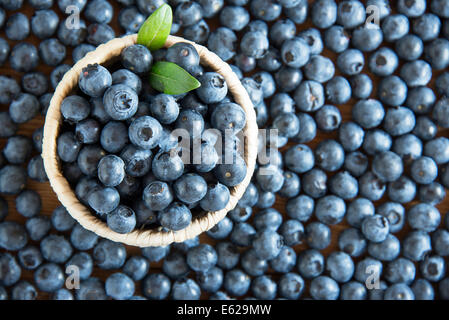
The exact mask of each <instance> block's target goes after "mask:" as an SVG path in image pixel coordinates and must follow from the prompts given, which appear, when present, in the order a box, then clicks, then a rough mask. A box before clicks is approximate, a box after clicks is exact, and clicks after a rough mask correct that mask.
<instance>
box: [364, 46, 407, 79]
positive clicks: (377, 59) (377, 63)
mask: <svg viewBox="0 0 449 320" xmlns="http://www.w3.org/2000/svg"><path fill="white" fill-rule="evenodd" d="M398 64H399V59H398V56H397V55H396V53H395V52H394V51H393V50H392V49H390V48H385V47H383V48H380V49H379V50H377V51H375V52H374V53H373V54H371V56H370V57H369V61H368V66H369V68H370V70H371V72H372V73H374V74H375V75H377V76H381V77H386V76H390V75H392V74H393V73H394V71H395V70H396V69H397V67H398ZM401 75H402V74H401Z"/></svg>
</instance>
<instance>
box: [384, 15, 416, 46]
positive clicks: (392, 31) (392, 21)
mask: <svg viewBox="0 0 449 320" xmlns="http://www.w3.org/2000/svg"><path fill="white" fill-rule="evenodd" d="M409 28H410V23H409V20H408V18H407V17H406V16H404V15H402V14H392V15H389V16H387V17H386V18H385V19H384V20H383V21H382V31H383V33H384V39H385V40H386V41H388V42H394V41H396V40H398V39H400V38H402V37H403V36H405V35H406V34H407V33H408V31H409Z"/></svg>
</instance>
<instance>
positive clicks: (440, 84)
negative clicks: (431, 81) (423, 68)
mask: <svg viewBox="0 0 449 320" xmlns="http://www.w3.org/2000/svg"><path fill="white" fill-rule="evenodd" d="M448 82H449V73H448V72H444V73H442V74H441V75H440V76H438V77H437V78H436V80H435V88H436V90H437V92H438V93H440V94H443V95H445V96H448V95H449V94H448V92H447V91H448V90H447V87H448Z"/></svg>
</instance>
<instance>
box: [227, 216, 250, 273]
mask: <svg viewBox="0 0 449 320" xmlns="http://www.w3.org/2000/svg"><path fill="white" fill-rule="evenodd" d="M255 234H256V230H255V229H254V228H253V227H252V226H251V225H250V224H248V223H245V222H240V223H237V224H235V225H234V229H233V230H232V232H231V235H230V240H231V242H232V243H234V244H236V245H238V246H241V247H247V246H249V245H250V244H251V242H252V239H253V238H254V236H255ZM247 271H248V270H247Z"/></svg>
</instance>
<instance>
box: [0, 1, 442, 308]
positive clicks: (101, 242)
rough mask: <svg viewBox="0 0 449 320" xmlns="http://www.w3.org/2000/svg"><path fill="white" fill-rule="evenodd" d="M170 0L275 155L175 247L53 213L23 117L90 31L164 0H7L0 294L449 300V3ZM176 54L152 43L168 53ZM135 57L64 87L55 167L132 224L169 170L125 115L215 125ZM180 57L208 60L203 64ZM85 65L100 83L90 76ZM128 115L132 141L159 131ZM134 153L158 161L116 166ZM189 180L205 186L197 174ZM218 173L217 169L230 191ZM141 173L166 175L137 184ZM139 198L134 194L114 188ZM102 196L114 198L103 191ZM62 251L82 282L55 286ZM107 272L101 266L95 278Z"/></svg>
mask: <svg viewBox="0 0 449 320" xmlns="http://www.w3.org/2000/svg"><path fill="white" fill-rule="evenodd" d="M168 2H169V3H170V5H171V6H172V7H173V9H174V23H173V25H172V34H177V35H181V36H183V37H185V38H186V39H189V40H193V41H196V42H197V43H200V44H204V45H206V46H207V47H208V48H209V49H210V50H212V51H214V52H215V53H217V54H218V55H219V56H220V57H221V58H222V59H223V60H225V61H227V62H228V63H229V64H231V66H232V68H233V70H234V72H235V73H236V74H237V75H238V76H239V77H240V79H241V81H242V84H243V86H244V87H245V88H246V90H247V91H248V93H249V95H250V97H251V99H252V102H253V104H254V106H255V110H256V113H257V121H258V124H259V127H261V128H266V129H277V131H278V133H279V135H278V136H277V137H274V136H273V137H272V136H270V135H267V140H266V146H267V150H268V151H267V154H271V156H270V157H268V159H269V160H267V158H266V157H263V156H262V155H260V156H259V158H258V166H257V168H256V171H255V174H254V178H253V181H252V183H251V184H250V185H249V187H248V188H247V190H246V192H245V194H244V196H243V197H242V198H241V199H240V201H239V203H238V206H237V207H236V208H235V209H234V210H232V211H230V212H229V213H228V215H227V217H226V218H225V219H223V220H222V221H221V222H220V223H219V224H218V225H217V226H215V227H214V228H213V229H211V230H210V231H208V232H207V234H206V235H202V236H201V237H200V238H194V239H192V240H188V241H185V242H183V243H175V244H172V245H170V246H167V247H149V248H144V249H142V250H140V249H139V250H137V251H136V250H133V249H132V248H126V247H125V246H124V245H122V244H120V243H114V242H111V241H109V240H105V239H101V238H98V236H96V235H95V234H93V233H92V232H89V231H87V230H85V229H84V228H82V227H81V226H80V225H79V224H77V223H76V222H75V221H74V220H73V219H72V218H71V217H70V215H69V214H68V213H67V211H66V210H65V209H64V208H63V207H58V208H56V209H55V210H54V211H53V213H52V214H51V216H50V217H49V216H48V213H46V212H42V200H41V197H40V195H39V193H38V192H36V191H35V190H38V191H39V185H38V184H37V183H36V182H33V181H38V182H45V181H46V175H45V171H44V170H43V165H42V158H41V156H40V155H39V153H40V152H41V141H42V128H36V130H35V131H34V133H32V132H30V131H29V128H30V127H33V126H35V127H37V126H42V124H43V119H42V117H41V118H40V120H39V114H40V113H41V114H45V113H46V110H47V108H48V103H49V101H50V98H51V95H52V94H51V92H52V91H53V89H54V88H55V86H56V85H57V84H58V82H59V81H60V79H61V77H62V76H63V75H64V73H65V72H66V71H67V70H68V69H69V68H70V66H71V65H72V64H73V63H74V62H76V61H78V60H79V59H80V58H82V57H83V56H84V55H85V54H86V53H87V52H89V51H92V50H94V49H95V47H96V46H98V45H99V44H101V43H105V42H107V41H108V40H110V39H112V38H114V37H116V36H121V35H123V34H129V33H136V32H137V31H138V30H139V28H140V26H141V25H142V23H143V22H144V21H145V19H146V18H147V17H148V16H149V15H150V14H151V13H152V12H153V11H154V10H155V9H156V8H158V7H160V6H161V5H162V4H163V3H164V0H115V1H113V0H92V1H86V0H28V1H23V0H0V66H1V71H2V72H1V74H2V75H0V105H1V106H2V111H0V137H1V138H2V139H4V141H5V144H4V148H3V152H2V154H1V156H0V167H1V169H0V193H1V194H2V197H0V221H2V222H0V248H1V251H0V299H8V298H9V299H35V298H37V297H39V298H43V297H45V298H47V297H50V298H52V299H110V298H113V299H169V298H172V299H199V298H211V299H233V298H247V299H252V298H256V299H275V298H281V299H304V298H305V299H308V298H312V299H344V300H355V299H372V300H381V299H387V300H392V299H398V300H400V299H417V300H418V299H449V275H448V274H447V266H446V263H447V262H448V260H447V258H448V257H449V216H448V215H447V214H446V212H445V211H446V210H447V197H446V189H447V188H449V139H448V138H447V137H446V136H445V134H446V133H447V130H446V129H448V128H449V72H448V70H447V68H448V67H449V2H448V1H447V0H428V1H425V0H398V1H388V0H366V1H357V0H342V1H334V0H314V1H307V0H226V1H224V0H193V1H189V0H168ZM69 5H75V6H77V7H78V8H79V11H80V12H81V19H80V21H79V22H80V23H79V26H78V28H75V29H71V28H70V25H71V24H70V23H68V24H67V23H66V17H67V16H66V15H65V13H66V8H67V7H68V6H69ZM69 11H70V10H69ZM28 12H31V14H28ZM25 13H26V14H25ZM70 13H71V12H68V13H67V14H70ZM31 15H32V17H31ZM72 22H73V21H72ZM182 47H183V46H182ZM169 52H170V51H169V50H159V51H155V52H152V53H151V57H152V59H153V60H154V61H160V60H170V58H169V56H170V54H169ZM147 56H148V57H150V55H147ZM129 57H131V58H130V59H128V58H126V57H125V58H124V59H123V60H122V62H121V63H122V64H123V66H115V68H116V69H112V67H111V69H110V72H109V73H108V71H107V70H106V71H105V70H104V69H103V68H102V67H100V66H96V65H93V66H89V67H88V68H87V70H86V76H85V77H82V82H81V83H80V89H81V91H79V92H77V95H79V96H80V97H84V98H80V97H78V98H76V97H75V96H73V97H71V98H70V99H73V100H72V102H71V103H70V104H67V105H74V104H76V105H78V106H79V107H78V108H72V107H64V110H65V111H64V112H63V113H64V117H65V118H66V119H67V120H69V121H66V122H65V123H64V125H63V128H64V130H63V133H62V134H61V136H60V137H59V146H60V147H61V149H64V150H60V152H59V155H60V157H61V159H62V160H65V159H64V157H65V156H67V159H66V160H70V161H66V163H63V165H62V169H63V172H64V175H65V176H66V177H67V178H68V180H70V182H71V183H72V185H73V186H74V188H75V190H77V194H78V196H79V198H80V199H81V200H83V201H85V203H86V204H89V203H91V205H92V207H94V208H95V209H97V210H95V211H99V212H106V211H108V210H109V209H107V208H105V206H112V203H113V202H116V204H117V206H118V208H125V209H123V212H122V210H117V211H118V212H117V214H116V215H117V216H118V217H123V216H127V215H128V214H129V213H130V212H131V211H130V210H131V209H127V208H126V207H123V206H122V205H118V202H120V201H123V204H124V205H127V206H128V207H130V208H132V210H133V211H134V212H135V216H136V220H137V221H136V226H142V225H146V223H147V222H148V221H153V220H152V219H154V221H158V220H159V222H160V223H162V221H160V220H161V219H158V217H157V216H156V215H155V214H154V212H157V211H158V210H151V209H150V208H149V206H148V203H147V202H149V203H150V206H151V205H152V204H154V202H152V201H153V200H152V199H153V198H152V195H153V192H152V191H151V190H156V193H158V194H159V192H158V191H157V190H160V189H161V188H159V187H160V186H161V185H162V184H164V183H166V184H167V185H171V184H173V183H172V182H170V179H167V176H165V174H162V175H159V176H156V175H157V174H158V173H156V174H155V172H154V171H155V170H154V167H159V166H158V165H156V164H157V163H159V162H158V161H156V162H155V159H158V156H157V154H159V150H160V151H161V152H164V151H163V150H165V148H166V147H167V148H170V146H171V142H172V141H171V140H170V139H165V138H164V139H162V140H161V141H160V143H159V145H157V144H155V146H154V147H150V148H149V149H152V151H151V153H149V152H148V148H144V150H147V151H144V152H143V153H142V154H139V155H136V153H135V150H137V146H139V143H141V142H142V141H141V139H140V137H139V135H138V136H135V135H134V134H135V133H134V132H135V131H134V129H133V130H131V128H132V127H133V126H132V124H133V123H136V124H138V126H139V127H140V126H141V125H142V126H144V125H145V123H142V124H139V122H136V121H137V119H142V117H143V119H148V118H146V117H147V116H151V117H152V118H153V119H157V121H158V122H159V123H160V126H161V133H160V134H161V135H163V134H164V137H166V136H165V132H166V131H167V130H170V129H167V128H171V129H174V128H175V127H176V126H177V123H178V120H180V119H181V120H182V116H181V113H183V112H188V113H189V114H188V117H187V119H191V118H190V115H191V114H195V115H198V114H199V115H201V116H202V117H203V119H210V124H211V125H212V126H215V127H217V126H219V125H220V124H219V123H217V122H215V123H214V120H213V118H212V117H210V116H211V111H212V110H215V108H216V104H215V103H213V102H211V101H209V100H207V99H209V98H210V95H209V94H205V95H204V96H203V97H202V96H201V95H199V94H198V93H199V91H197V92H194V93H190V94H188V95H185V96H166V95H161V94H157V93H156V92H153V91H152V90H151V89H150V88H149V87H148V81H147V80H146V79H145V78H141V73H140V72H141V70H140V68H145V64H135V63H134V58H133V57H135V56H134V54H132V53H131V52H130V56H129ZM148 59H151V58H148ZM176 62H177V63H178V64H180V62H179V61H176ZM128 63H129V65H127V64H128ZM130 66H133V67H132V68H134V70H132V68H130ZM188 68H189V66H188V65H187V66H186V69H188ZM10 71H11V72H10ZM12 71H14V72H12ZM189 72H190V73H191V74H193V75H194V76H195V77H196V78H198V79H202V77H207V75H209V73H208V72H207V70H202V68H201V67H194V68H193V67H192V69H190V70H189ZM91 74H92V75H95V74H97V75H99V77H98V79H96V80H95V81H92V80H89V79H90V75H91ZM136 74H137V76H136ZM10 75H12V76H10ZM83 79H84V80H83ZM84 81H85V82H84ZM88 83H90V84H88ZM106 84H107V85H106ZM103 86H104V87H108V88H107V89H106V91H105V92H103V91H102V90H103V89H101V90H100V87H103ZM124 86H126V90H125V91H123V95H122V98H124V99H118V100H117V103H118V104H116V103H115V102H112V103H111V102H110V101H111V100H110V99H111V98H110V97H109V98H108V96H109V95H112V94H113V93H114V92H115V91H120V90H122V89H120V90H119V88H123V87H124ZM139 86H141V88H140V89H139ZM203 87H204V83H203ZM203 87H202V88H203ZM128 88H132V89H128ZM83 89H84V90H83ZM85 90H86V91H87V92H86V91H85ZM97 90H98V91H97ZM201 90H202V89H201ZM100 91H101V93H100ZM108 92H109V94H108ZM97 94H98V95H99V96H98V97H92V98H89V99H87V96H89V97H90V96H91V95H94V96H96V95H97ZM101 96H103V98H100V97H101ZM204 98H205V99H206V100H204ZM223 99H224V103H232V102H230V101H228V100H227V99H228V98H227V97H224V96H223ZM87 101H88V102H87ZM103 101H104V102H105V103H102V102H103ZM165 102H166V105H167V106H170V110H172V109H171V108H173V110H178V112H179V115H176V117H175V116H174V113H173V114H172V113H171V111H170V112H163V114H164V115H166V114H170V115H173V117H174V118H176V119H177V120H176V121H175V120H173V121H174V124H172V125H170V126H168V127H167V125H166V124H165V123H164V121H163V120H161V118H158V117H161V116H162V114H158V113H157V110H159V107H160V106H161V104H162V103H164V105H165ZM131 106H132V108H137V109H136V111H135V114H133V115H130V116H129V118H128V119H126V117H128V115H127V116H126V117H125V118H124V119H115V118H114V117H120V116H119V114H121V113H122V112H123V113H124V114H128V111H129V112H130V108H131ZM116 107H117V108H116ZM122 107H123V108H122ZM155 110H156V114H158V116H156V114H155V113H154V112H155ZM189 110H190V111H189ZM191 110H194V111H191ZM116 111H117V112H118V113H117V114H116ZM83 112H84V113H83ZM130 113H131V112H130ZM233 115H234V114H233ZM35 118H38V119H35ZM32 119H33V120H32ZM220 119H221V118H220ZM223 119H225V118H223ZM31 120H32V121H31ZM151 121H153V120H151ZM155 121H156V120H155ZM143 122H145V121H143ZM23 126H25V127H26V128H28V130H23V128H24V127H23ZM156 126H157V125H156ZM207 126H208V124H207V121H206V123H205V124H204V129H207V128H206V127H207ZM108 127H111V128H109V129H106V128H108ZM157 127H158V126H157ZM163 127H166V130H163ZM140 128H142V129H143V131H142V133H143V134H144V136H148V135H147V133H148V134H150V136H152V135H153V134H154V133H153V130H152V131H151V133H149V132H147V133H145V132H146V131H147V130H146V129H144V127H140ZM158 128H159V127H158ZM63 137H65V138H63ZM80 139H81V140H80ZM144 140H145V139H144ZM149 140H151V139H149ZM90 141H94V144H92V145H90ZM176 142H177V141H176ZM205 142H206V144H207V143H208V142H210V141H205ZM95 143H96V144H95ZM262 143H263V142H262ZM156 145H157V146H156ZM62 146H64V148H62ZM115 148H117V149H115ZM128 149H129V150H128ZM231 149H233V148H231ZM83 150H84V151H83ZM123 150H127V152H126V153H125V152H124V151H123ZM130 151H131V152H130ZM208 152H209V151H208ZM208 152H206V154H208ZM83 154H84V155H83ZM150 154H151V156H150ZM69 156H72V158H71V159H69ZM140 157H142V158H140ZM145 157H147V158H148V157H150V158H151V159H152V169H151V170H152V174H147V173H145V174H143V173H142V170H144V168H143V166H141V165H140V162H139V163H138V164H137V165H136V166H134V167H133V166H132V165H129V163H130V159H139V160H140V159H144V160H142V163H147V164H148V162H145V159H147V158H145ZM75 159H76V160H77V161H74V160H75ZM80 159H81V160H80ZM100 159H105V160H104V163H103V161H101V162H102V163H101V164H100V167H99V168H97V167H96V164H97V163H98V162H100ZM155 163H156V164H155ZM103 166H104V168H106V167H112V168H114V169H115V168H118V169H117V170H118V171H119V172H120V173H121V174H123V172H124V176H123V179H122V180H121V181H120V183H119V184H118V185H115V184H116V183H118V180H119V179H118V177H119V176H120V175H119V174H114V175H111V174H110V172H111V171H110V169H106V170H104V168H103ZM83 170H85V172H83ZM130 170H135V171H134V172H135V173H137V175H136V176H134V175H132V174H130V173H129V172H130ZM157 170H158V169H156V172H158V171H157ZM195 171H197V172H198V170H197V168H195V167H194V166H193V167H192V166H188V167H187V168H184V169H183V170H180V171H179V172H181V174H183V177H186V176H189V174H190V173H191V172H195ZM213 171H214V172H215V173H216V171H217V167H216V168H215V169H214V170H213ZM104 172H106V173H104ZM184 172H186V173H184ZM187 172H189V173H187ZM199 172H201V170H200V171H199ZM267 172H268V173H269V174H266V173H267ZM140 173H142V176H140ZM168 173H170V174H171V173H172V172H168ZM168 173H167V174H168ZM159 174H160V173H159ZM82 176H87V177H84V178H81V177H82ZM153 176H154V177H153ZM196 176H199V177H203V179H204V180H206V181H208V180H209V178H208V177H210V174H204V175H203V174H198V175H196ZM97 177H98V179H99V181H100V182H99V181H95V179H97ZM28 178H30V179H28ZM223 178H226V174H224V177H220V176H216V177H214V179H215V181H216V180H217V179H218V181H219V183H221V184H223V185H225V186H226V187H227V186H229V184H227V183H225V180H223ZM116 179H117V180H116ZM154 179H156V180H159V181H161V184H159V185H158V184H156V185H155V187H154V189H151V190H148V192H145V191H144V190H146V189H145V187H146V186H148V185H151V183H153V182H154ZM78 180H79V181H78ZM167 180H168V182H167ZM109 184H111V185H115V186H108V185H109ZM137 184H140V186H137ZM78 185H80V186H79V187H78V188H77V186H78ZM193 185H196V183H195V184H193ZM98 186H101V187H100V188H99V189H97V187H98ZM189 186H190V185H189ZM92 187H93V188H94V189H95V190H102V191H101V193H100V192H99V193H98V198H97V196H95V197H94V196H92V200H91V199H90V198H91V197H90V196H89V197H88V198H89V199H88V198H86V197H85V196H86V194H87V191H88V190H89V189H90V188H92ZM104 190H107V191H104ZM109 190H116V191H115V192H114V191H112V192H109ZM136 190H139V192H137V193H135V191H136ZM164 190H169V189H164ZM172 190H173V195H172V196H173V199H175V198H178V199H179V198H180V197H179V195H178V194H177V191H175V190H174V186H173V188H172ZM117 193H118V194H117ZM134 194H137V195H138V198H139V201H135V203H129V202H127V201H129V200H130V199H133V198H134V196H130V195H134ZM118 195H119V196H118ZM145 196H146V197H145ZM165 196H166V194H165V193H163V194H162V200H160V198H158V200H157V201H156V202H157V204H160V203H161V202H160V201H165V200H167V199H166V198H165ZM188 196H190V194H189V195H188ZM101 197H111V199H112V200H114V201H105V202H104V203H100V204H99V203H98V202H97V201H98V199H101ZM118 197H120V200H118ZM117 201H118V202H117ZM171 201H172V200H171V199H170V201H169V202H171ZM167 202H168V200H167ZM182 202H183V203H186V202H185V201H183V200H182ZM187 202H188V201H187ZM202 202H204V201H200V204H199V208H201V207H202ZM212 204H215V202H214V203H209V205H212ZM203 205H204V204H203ZM11 206H15V208H16V211H17V212H18V213H19V214H20V215H21V216H23V217H24V218H25V220H24V219H23V218H22V217H21V218H20V219H17V217H14V216H13V213H12V212H13V208H11ZM184 206H185V207H187V208H188V207H189V206H190V204H184ZM183 210H184V209H183ZM184 211H186V210H184ZM181 215H182V214H181ZM23 221H25V222H23ZM115 223H116V222H114V223H112V222H110V225H111V224H112V225H114V227H115V226H117V225H115ZM120 225H122V224H120ZM149 225H151V223H150V224H149ZM75 266H76V267H78V268H79V271H80V273H79V274H80V278H81V284H80V289H79V290H68V289H67V288H65V287H64V281H65V277H66V276H67V275H66V274H65V273H64V271H65V270H66V267H75ZM150 266H151V271H150V270H149V269H150ZM100 269H101V271H102V274H104V277H101V278H98V277H94V276H93V271H94V270H95V271H98V270H100ZM95 274H99V273H98V272H96V273H95ZM30 275H32V276H30ZM25 278H26V279H34V280H24V279H25ZM137 288H140V290H138V289H137ZM47 293H48V295H47Z"/></svg>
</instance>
